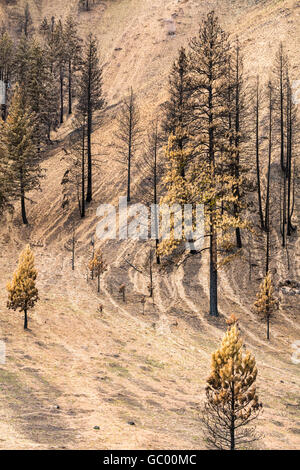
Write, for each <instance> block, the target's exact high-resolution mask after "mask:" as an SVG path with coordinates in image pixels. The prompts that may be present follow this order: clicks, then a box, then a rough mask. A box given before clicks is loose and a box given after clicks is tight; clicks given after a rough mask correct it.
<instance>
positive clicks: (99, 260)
mask: <svg viewBox="0 0 300 470" xmlns="http://www.w3.org/2000/svg"><path fill="white" fill-rule="evenodd" d="M89 270H90V271H91V272H93V273H94V274H95V276H96V277H97V279H98V292H100V277H101V274H103V273H104V272H105V271H106V270H107V264H106V262H105V260H104V258H103V253H102V250H101V249H100V248H98V249H97V250H96V252H95V254H94V257H93V259H91V260H90V262H89Z"/></svg>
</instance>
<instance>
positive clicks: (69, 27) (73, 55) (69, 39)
mask: <svg viewBox="0 0 300 470" xmlns="http://www.w3.org/2000/svg"><path fill="white" fill-rule="evenodd" d="M64 36H65V50H66V57H67V68H68V113H69V114H72V100H73V93H74V90H75V87H74V85H73V82H74V74H75V72H76V71H77V70H78V68H79V62H80V57H81V39H80V37H79V36H78V32H77V24H76V22H75V21H74V20H73V17H72V15H70V16H68V18H67V19H66V22H65V25H64Z"/></svg>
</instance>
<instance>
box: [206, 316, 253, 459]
mask: <svg viewBox="0 0 300 470" xmlns="http://www.w3.org/2000/svg"><path fill="white" fill-rule="evenodd" d="M256 377H257V367H256V363H255V358H254V357H253V356H252V355H251V354H250V353H249V352H248V351H246V352H245V353H244V354H243V342H242V340H241V339H240V335H239V332H238V327H237V324H236V322H234V324H233V325H232V326H231V327H230V328H229V329H228V330H227V332H226V334H225V336H224V338H223V341H222V344H221V347H220V349H218V350H217V351H216V352H215V353H213V355H212V371H211V375H210V377H209V378H208V380H207V386H206V403H205V407H204V413H203V422H204V425H205V428H206V436H205V437H206V441H207V443H208V445H209V446H210V447H212V448H216V449H220V450H226V449H227V450H235V449H237V448H244V447H245V446H246V445H247V444H250V443H251V442H253V441H255V440H257V439H258V436H257V435H256V433H255V428H254V427H253V426H250V427H249V426H247V425H248V424H249V423H250V422H252V421H253V420H254V419H255V418H257V416H258V415H259V413H260V411H261V410H262V404H261V403H260V402H259V401H258V395H257V392H256V386H255V381H256Z"/></svg>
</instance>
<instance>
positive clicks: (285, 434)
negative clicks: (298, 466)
mask: <svg viewBox="0 0 300 470" xmlns="http://www.w3.org/2000/svg"><path fill="white" fill-rule="evenodd" d="M75 3H76V2H68V5H67V7H65V2H60V1H58V0H52V1H50V0H49V1H46V0H44V1H43V2H36V3H35V2H34V1H32V2H31V4H32V12H33V16H34V21H35V22H36V23H37V22H38V21H39V20H40V19H41V18H43V16H44V15H47V16H48V17H49V16H52V14H55V15H56V16H60V15H61V16H65V15H66V14H67V13H68V11H71V9H72V7H73V6H74V4H75ZM208 4H209V6H211V7H214V8H215V9H216V10H217V11H218V13H219V16H220V17H221V19H222V22H223V23H224V26H225V27H226V28H228V29H229V30H230V31H233V30H235V31H236V30H237V32H238V33H239V35H240V38H241V41H242V43H243V45H244V47H245V59H246V70H247V73H249V74H250V75H252V76H255V75H256V73H257V70H258V71H259V72H260V73H261V75H262V77H263V78H267V76H268V72H267V70H268V66H269V65H270V64H271V62H272V58H273V56H274V54H275V51H276V49H277V46H278V42H279V40H280V39H283V40H285V41H286V44H287V47H288V49H289V52H290V55H291V58H292V59H293V60H294V67H293V74H294V76H293V78H294V79H297V73H298V72H299V60H298V57H297V52H298V50H299V39H298V38H299V14H300V8H299V2H298V1H294V0H286V1H272V2H260V4H259V5H255V2H247V1H239V2H230V1H229V0H228V1H219V2H218V1H210V2H207V1H206V2H204V1H199V0H197V1H196V0H194V1H192V0H186V1H175V0H168V1H165V2H162V1H161V0H143V1H142V0H120V1H114V2H113V1H111V2H109V1H108V0H107V1H105V2H101V3H100V4H99V5H98V6H97V7H96V8H95V10H94V11H93V12H92V13H89V14H87V13H82V14H80V16H79V21H80V28H81V31H82V33H83V34H86V33H88V31H89V30H92V31H93V32H95V33H96V34H97V35H98V38H99V44H100V51H101V56H102V60H103V62H104V64H105V73H104V88H105V92H106V96H107V102H108V104H109V105H116V107H113V108H111V109H110V110H109V111H108V112H107V114H106V116H105V118H104V122H103V124H102V126H101V127H99V128H98V124H97V125H96V129H95V132H94V135H93V141H94V151H95V153H97V154H100V156H99V157H98V160H99V164H100V166H101V173H100V174H99V175H98V176H97V178H96V185H95V189H96V191H95V198H94V201H93V203H92V204H91V205H90V206H89V208H88V213H87V217H86V219H85V220H84V221H80V220H79V219H78V221H77V222H78V228H77V237H78V243H77V247H76V253H77V258H76V268H75V271H74V272H72V270H71V263H70V256H71V255H70V251H68V248H69V244H70V237H71V232H70V229H71V226H70V222H69V220H68V218H67V216H66V215H65V214H62V211H61V188H60V181H61V178H62V175H63V172H64V169H65V163H64V162H63V161H62V160H61V157H62V156H63V150H62V147H63V146H64V145H65V142H64V139H65V138H66V137H67V135H68V133H69V132H70V128H71V127H70V120H69V121H67V122H66V123H65V125H64V126H62V128H61V129H60V130H59V133H58V134H57V135H56V136H54V137H55V138H56V139H57V140H58V143H57V144H56V145H55V146H54V147H53V148H52V149H51V150H49V152H48V153H47V155H46V157H45V160H44V163H43V165H44V167H45V168H46V169H47V178H46V179H45V180H44V181H43V185H42V186H43V188H42V189H43V192H42V193H41V194H33V195H32V197H33V199H34V200H35V201H36V202H37V203H36V204H33V205H28V207H29V210H28V215H29V219H30V225H29V226H28V227H26V228H24V227H22V226H21V224H20V218H19V213H18V210H17V211H16V213H15V215H14V216H7V219H6V221H5V223H4V224H3V227H2V228H1V240H0V256H1V268H2V269H1V270H0V339H4V341H5V343H6V348H7V362H6V364H5V365H2V366H0V394H1V400H0V435H1V438H0V448H4V449H7V448H33V449H42V448H84V449H87V448H101V449H109V448H114V449H125V448H129V449H131V448H132V449H136V448H148V449H153V448H161V449H176V448H191V449H192V448H204V446H205V443H204V440H203V435H202V430H201V423H200V420H199V409H200V407H201V404H202V401H203V398H204V386H205V379H206V377H207V374H208V372H209V367H210V356H211V353H212V351H214V349H215V348H216V347H217V345H218V343H219V341H220V339H221V338H222V336H223V333H224V331H225V328H226V325H225V318H226V317H228V316H229V315H230V314H231V313H232V312H234V313H236V315H237V316H239V317H240V323H241V330H242V333H243V336H244V338H245V342H246V344H247V347H249V348H250V349H251V350H252V351H253V352H254V353H255V356H256V359H257V363H258V368H259V378H258V386H259V393H260V396H261V399H262V401H263V402H264V405H265V410H264V413H263V415H262V416H261V418H260V419H259V422H258V427H259V429H260V430H261V431H263V432H264V434H265V437H264V439H263V440H262V441H260V442H259V444H258V447H260V448H276V449H296V448H297V447H298V448H299V443H300V442H299V422H300V416H299V365H295V364H293V363H292V361H291V354H292V352H293V350H292V343H293V342H294V341H295V340H298V339H299V337H300V331H299V330H300V325H299V313H300V312H299V295H295V296H287V295H284V294H282V293H281V297H282V302H281V309H280V311H279V312H278V315H277V317H276V319H274V322H273V324H272V326H271V341H270V342H269V343H267V342H266V341H265V325H264V324H262V323H260V322H259V321H258V320H257V318H256V317H255V315H254V314H253V313H252V311H251V305H252V303H253V301H254V298H255V292H256V290H257V288H258V285H259V282H260V279H261V276H262V273H263V266H262V263H261V251H260V244H259V241H256V242H255V244H254V245H253V246H252V245H251V246H250V245H249V246H248V245H246V248H245V250H244V253H243V257H242V258H241V259H240V260H236V261H235V262H234V263H233V264H232V265H231V266H230V267H228V268H227V269H226V270H224V271H222V273H221V282H220V308H221V317H220V319H219V320H217V321H212V320H211V319H210V318H209V317H208V315H207V310H208V303H207V299H208V284H207V274H208V273H207V270H208V267H207V258H206V255H203V257H202V258H201V257H200V255H197V256H195V257H193V258H190V259H188V260H187V261H186V263H185V264H183V265H182V266H181V267H180V268H179V269H177V270H169V271H166V272H160V271H158V270H157V268H155V272H154V286H155V298H154V304H153V303H152V301H150V300H147V304H146V307H145V314H144V315H143V314H142V305H141V303H140V300H141V299H142V297H143V295H144V294H146V293H147V282H148V279H147V277H146V276H143V275H142V274H139V273H138V272H137V271H135V270H133V269H131V268H128V265H127V264H126V263H125V261H124V256H125V255H126V256H127V255H129V257H130V260H131V261H132V262H133V263H137V264H139V265H143V264H146V256H147V253H148V249H146V248H147V246H146V245H145V244H142V243H139V242H133V241H129V242H113V241H112V242H109V243H106V244H105V245H104V246H103V248H104V252H105V255H106V259H107V262H108V264H109V270H108V271H107V273H106V274H105V276H104V279H103V282H102V293H101V295H100V296H99V295H97V293H96V286H95V285H94V283H93V282H91V281H89V283H87V282H86V262H87V259H88V257H89V256H90V245H89V242H90V237H91V235H92V234H93V233H94V231H95V227H96V223H97V218H96V208H97V206H98V205H99V203H101V202H112V203H116V202H117V196H118V195H119V194H124V192H125V186H124V168H123V167H122V166H120V165H119V164H118V163H117V161H116V158H115V155H114V153H113V147H112V144H113V143H114V128H115V123H114V116H115V112H116V109H117V104H118V103H119V101H120V99H121V98H122V96H123V95H124V92H125V90H126V89H127V88H128V87H129V86H131V85H132V86H133V87H134V88H135V90H136V91H137V92H138V95H139V98H140V102H141V106H142V115H143V119H144V120H145V122H147V121H148V120H149V119H150V117H151V115H152V113H153V112H154V110H155V106H156V105H157V104H159V103H161V102H162V101H163V100H164V99H165V95H166V91H165V90H166V82H167V77H168V72H169V69H170V64H171V63H172V60H173V58H174V57H175V55H176V51H177V49H178V47H179V46H180V45H182V44H186V43H187V40H188V37H190V36H191V35H193V34H195V32H196V31H197V28H198V23H199V21H200V19H201V17H202V14H203V12H206V11H207V9H208V6H207V5H208ZM233 5H234V6H233ZM2 14H7V11H6V12H5V11H3V7H2ZM172 14H175V15H176V21H177V32H176V35H175V36H174V37H170V36H168V35H167V30H166V27H165V22H164V20H165V19H168V18H170V16H171V15H172ZM258 52H259V53H258ZM99 124H100V120H99ZM135 181H136V187H135V195H136V196H135V197H136V198H137V195H138V181H139V179H138V175H136V180H135ZM297 195H299V193H297ZM17 209H18V207H17ZM297 210H298V213H299V207H297ZM273 237H274V240H273V241H276V240H277V237H278V234H277V233H276V232H275V231H274V234H273ZM26 242H30V243H31V244H32V245H33V249H34V252H35V255H36V263H37V267H38V270H39V278H38V287H39V290H40V302H39V304H38V305H37V307H36V309H35V310H34V311H33V312H32V313H31V314H30V323H29V326H30V331H28V332H26V333H24V332H23V331H22V318H21V316H20V315H19V314H17V313H13V312H11V311H7V310H6V309H5V303H6V292H5V284H6V282H7V280H8V279H9V278H10V277H11V275H12V272H13V270H14V268H15V266H16V262H17V256H18V253H19V251H20V250H21V248H22V247H23V246H24V244H25V243H26ZM278 243H279V242H278ZM278 243H277V244H278ZM250 249H251V251H252V260H254V261H255V262H256V264H258V266H256V267H254V268H253V273H252V277H251V280H249V269H248V263H247V258H248V252H249V250H250ZM289 250H290V259H291V265H290V269H289V270H288V269H287V261H286V256H285V254H282V252H281V250H273V251H272V256H273V261H272V263H273V267H274V268H275V267H276V271H277V272H276V276H275V278H276V281H278V280H279V279H286V278H291V279H297V278H299V239H298V238H297V237H296V236H295V237H293V239H292V240H291V242H290V248H289ZM123 282H125V283H126V285H127V300H126V303H123V302H122V299H121V296H120V294H119V292H118V287H119V285H120V284H122V283H123ZM99 303H102V304H103V305H104V312H103V313H102V314H100V313H98V312H97V307H98V305H99ZM58 407H59V408H58ZM129 421H134V423H135V425H129V424H128V422H129ZM94 426H99V427H100V430H97V429H94Z"/></svg>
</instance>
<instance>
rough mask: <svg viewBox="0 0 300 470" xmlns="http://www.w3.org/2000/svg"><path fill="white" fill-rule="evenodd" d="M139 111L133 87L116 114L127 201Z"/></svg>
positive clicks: (135, 147) (138, 125)
mask: <svg viewBox="0 0 300 470" xmlns="http://www.w3.org/2000/svg"><path fill="white" fill-rule="evenodd" d="M140 136H141V128H140V113H139V108H138V105H137V102H136V96H135V94H134V93H133V89H132V88H130V93H129V95H128V96H127V97H126V98H124V100H123V103H122V106H121V110H120V113H119V116H118V131H117V134H116V137H117V151H118V153H119V155H120V156H121V158H122V162H123V163H124V162H125V163H126V164H127V202H130V198H131V172H132V160H133V158H134V156H135V153H136V151H137V148H138V146H139V144H140Z"/></svg>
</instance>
